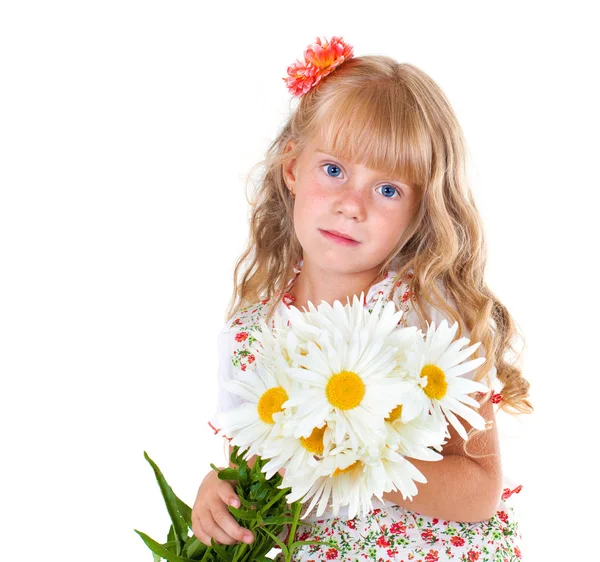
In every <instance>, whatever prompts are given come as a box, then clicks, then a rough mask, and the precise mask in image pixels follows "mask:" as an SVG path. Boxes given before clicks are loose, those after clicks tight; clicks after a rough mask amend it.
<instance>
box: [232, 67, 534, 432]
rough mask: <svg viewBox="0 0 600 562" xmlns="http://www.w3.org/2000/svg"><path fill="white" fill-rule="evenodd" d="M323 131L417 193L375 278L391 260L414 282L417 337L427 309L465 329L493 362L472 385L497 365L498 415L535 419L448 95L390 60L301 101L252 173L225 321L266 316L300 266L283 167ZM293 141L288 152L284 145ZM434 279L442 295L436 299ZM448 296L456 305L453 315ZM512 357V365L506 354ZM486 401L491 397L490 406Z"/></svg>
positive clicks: (339, 147)
mask: <svg viewBox="0 0 600 562" xmlns="http://www.w3.org/2000/svg"><path fill="white" fill-rule="evenodd" d="M296 99H297V98H292V100H291V101H292V102H293V101H295V100H296ZM316 135H320V136H321V138H322V139H323V140H324V142H325V143H326V144H325V146H326V147H327V150H328V151H330V152H332V153H334V154H337V155H339V156H340V157H341V158H344V159H347V160H350V161H353V162H358V163H361V164H363V165H365V166H367V167H369V168H371V169H376V170H381V171H383V172H384V173H387V174H389V175H390V176H391V177H402V178H403V179H404V180H405V181H407V182H408V183H410V185H411V186H412V187H413V189H415V190H416V191H417V193H418V194H419V200H420V202H419V208H418V210H417V212H416V214H415V217H414V220H413V222H412V223H411V225H410V226H409V227H408V228H407V229H406V231H405V232H404V234H403V235H402V237H401V238H400V240H398V243H397V245H396V247H395V248H394V249H393V250H392V252H391V253H390V254H389V256H388V257H387V258H386V260H385V261H384V262H383V263H382V264H381V267H380V274H381V275H383V274H384V272H385V271H386V269H387V268H388V267H389V266H390V264H391V262H392V261H393V262H394V269H396V270H397V280H408V281H409V282H410V284H409V288H410V293H409V294H410V302H411V304H412V305H413V308H414V310H415V312H416V314H417V316H418V319H419V322H420V323H421V326H420V327H421V329H423V330H425V329H426V324H425V322H431V317H430V316H429V315H428V314H427V310H426V307H425V303H429V305H431V306H434V307H437V308H438V309H439V310H440V311H441V312H442V313H443V314H444V315H445V316H446V317H448V318H449V319H451V320H452V322H454V321H456V322H458V323H459V330H458V333H457V335H456V337H457V338H459V337H461V336H462V335H463V333H464V332H463V329H464V328H465V327H466V329H468V330H469V331H470V336H469V337H470V340H471V341H480V342H481V343H482V345H481V346H480V347H479V348H478V350H477V351H476V352H475V355H476V356H481V355H482V354H481V351H482V348H484V349H485V350H486V361H485V363H483V365H481V366H480V367H479V368H478V369H477V371H476V373H475V376H474V380H477V381H482V380H484V379H486V377H487V375H488V373H490V371H491V369H492V367H493V366H494V365H495V366H496V369H497V377H498V379H499V380H500V381H501V383H502V384H503V388H502V396H503V400H502V402H501V404H500V409H503V410H505V411H506V412H508V413H510V414H518V413H532V412H533V406H532V405H531V403H530V402H529V400H528V399H527V398H528V396H529V394H528V391H529V382H528V381H527V380H526V379H525V378H524V377H523V376H522V374H521V368H520V366H519V363H520V357H521V354H520V353H516V349H515V346H514V340H515V338H516V336H517V335H518V332H517V326H516V324H515V321H514V320H513V319H512V317H511V315H510V314H509V312H508V310H507V309H506V307H505V306H504V305H503V304H502V303H501V302H500V300H499V299H498V298H497V297H496V296H495V294H494V293H493V292H492V291H491V290H490V288H489V287H488V286H487V285H486V283H485V280H484V272H485V267H486V261H487V247H486V240H485V237H484V231H483V224H482V220H481V217H480V215H479V212H478V210H477V207H476V205H475V201H474V198H473V194H472V192H471V189H470V187H469V184H468V181H467V162H466V158H467V149H466V143H465V140H464V136H463V132H462V129H461V127H460V125H459V123H458V121H457V119H456V116H455V114H454V112H453V110H452V108H451V106H450V103H449V102H448V100H447V98H446V96H445V95H444V93H443V92H442V90H441V89H440V88H439V86H438V85H437V84H436V83H435V82H434V81H433V80H432V79H431V78H430V77H429V76H428V75H427V74H425V73H424V72H423V71H422V70H420V69H418V68H417V67H415V66H413V65H410V64H406V63H402V64H401V63H398V62H396V61H395V60H394V59H392V58H389V57H386V56H362V57H355V58H352V59H350V60H348V61H345V62H344V63H343V64H342V65H340V66H339V67H338V68H336V70H335V71H334V72H332V73H331V74H329V75H328V76H327V77H326V78H325V79H323V80H322V81H321V82H320V83H319V84H318V85H317V86H316V87H314V88H312V89H311V90H310V91H309V92H307V93H306V94H304V95H303V96H302V97H301V98H300V100H299V103H298V105H297V107H296V108H295V109H294V110H293V111H291V117H290V118H289V120H288V121H287V122H286V123H285V125H284V126H283V129H282V130H281V132H280V133H279V135H278V136H277V138H276V139H275V140H274V141H273V142H272V143H271V145H270V146H269V148H268V150H267V154H266V158H265V160H263V161H262V162H259V163H258V164H257V165H256V166H264V168H263V173H262V175H261V177H260V179H259V182H258V186H257V188H256V190H255V193H254V197H253V199H252V200H249V201H248V203H249V204H250V206H251V209H252V213H251V219H250V237H249V242H248V246H247V248H246V249H245V251H244V252H243V253H242V254H241V256H240V257H239V259H238V261H237V262H236V265H235V270H234V274H233V278H234V279H233V281H234V289H233V297H232V300H231V302H230V304H229V307H228V310H227V318H228V319H230V318H232V317H233V316H234V315H235V314H236V313H237V312H239V311H240V310H242V309H245V308H246V307H249V306H253V305H254V304H255V303H256V302H258V301H259V300H264V299H270V303H269V305H270V306H269V310H268V314H267V319H270V318H271V317H272V315H273V312H274V310H275V308H276V305H277V303H278V302H279V299H280V298H281V296H282V295H283V292H284V291H285V289H286V285H287V283H288V282H289V280H290V278H291V277H292V276H293V266H294V264H296V263H298V261H299V260H300V259H302V247H301V246H300V243H299V241H298V239H297V237H296V234H295V231H294V223H293V205H294V200H293V199H292V197H291V194H290V192H289V190H288V189H287V187H286V184H285V181H284V176H283V171H282V168H283V164H284V163H285V162H287V161H288V160H289V159H291V158H294V157H298V156H299V155H300V154H301V153H302V151H303V150H304V148H305V146H306V144H307V143H308V142H309V141H310V140H311V139H312V138H315V136H316ZM292 140H293V141H295V143H296V145H295V146H294V147H293V148H292V147H288V142H289V141H292ZM288 148H292V149H291V150H287V149H288ZM256 166H255V167H254V168H253V170H254V169H255V168H256ZM410 270H412V275H408V273H409V271H410ZM240 273H241V280H240V281H239V282H238V276H239V275H240ZM439 283H441V286H442V288H443V289H444V290H445V291H446V295H444V294H440V291H439V290H438V289H439V287H440V285H439ZM396 286H397V282H394V283H392V284H391V289H390V294H388V295H387V298H388V299H391V298H392V293H393V291H394V289H395V287H396ZM444 296H450V297H451V298H452V300H453V302H454V303H455V305H456V310H454V309H453V308H452V307H451V306H450V305H449V304H448V300H447V298H444ZM265 302H266V301H265ZM452 322H451V323H452ZM521 339H523V338H522V336H521ZM523 341H524V339H523ZM507 351H510V352H511V354H512V357H507V356H506V352H507ZM487 380H488V381H489V378H488V379H487ZM489 399H490V394H488V395H487V397H486V398H485V400H484V402H485V401H487V400H489ZM472 431H475V430H472Z"/></svg>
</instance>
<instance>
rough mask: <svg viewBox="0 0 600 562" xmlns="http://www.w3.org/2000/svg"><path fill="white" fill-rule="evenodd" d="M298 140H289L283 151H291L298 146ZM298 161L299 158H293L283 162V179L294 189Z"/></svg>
mask: <svg viewBox="0 0 600 562" xmlns="http://www.w3.org/2000/svg"><path fill="white" fill-rule="evenodd" d="M296 144H297V143H296V141H294V140H290V141H288V143H287V145H286V147H285V149H284V151H283V153H284V154H285V153H286V152H289V151H290V150H292V149H294V148H295V147H296ZM296 162H297V158H295V157H294V158H291V159H290V160H288V161H287V162H285V163H284V164H283V170H282V171H283V179H284V181H285V185H286V186H287V188H288V189H290V190H291V189H292V188H293V187H294V186H295V185H296Z"/></svg>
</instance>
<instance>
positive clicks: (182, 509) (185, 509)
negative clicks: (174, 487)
mask: <svg viewBox="0 0 600 562" xmlns="http://www.w3.org/2000/svg"><path fill="white" fill-rule="evenodd" d="M175 503H176V504H177V511H179V513H180V514H181V517H183V520H184V521H185V523H186V525H187V526H188V528H189V529H191V528H192V508H191V507H190V506H189V505H187V504H186V503H185V502H183V501H181V500H180V499H179V498H178V497H177V496H175Z"/></svg>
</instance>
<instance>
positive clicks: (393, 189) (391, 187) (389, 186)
mask: <svg viewBox="0 0 600 562" xmlns="http://www.w3.org/2000/svg"><path fill="white" fill-rule="evenodd" d="M380 187H383V188H384V189H390V190H391V191H388V193H389V194H390V195H393V194H394V192H396V193H398V197H401V196H402V195H401V193H400V192H399V191H398V190H397V189H396V188H395V187H394V186H393V185H382V186H380ZM377 189H379V188H377ZM386 199H392V197H386Z"/></svg>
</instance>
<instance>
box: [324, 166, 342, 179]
mask: <svg viewBox="0 0 600 562" xmlns="http://www.w3.org/2000/svg"><path fill="white" fill-rule="evenodd" d="M323 166H331V167H332V168H337V169H338V170H339V169H340V168H339V166H336V165H335V164H323ZM333 177H334V178H337V177H338V176H333Z"/></svg>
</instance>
